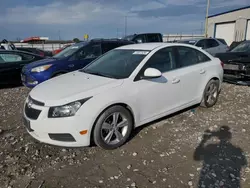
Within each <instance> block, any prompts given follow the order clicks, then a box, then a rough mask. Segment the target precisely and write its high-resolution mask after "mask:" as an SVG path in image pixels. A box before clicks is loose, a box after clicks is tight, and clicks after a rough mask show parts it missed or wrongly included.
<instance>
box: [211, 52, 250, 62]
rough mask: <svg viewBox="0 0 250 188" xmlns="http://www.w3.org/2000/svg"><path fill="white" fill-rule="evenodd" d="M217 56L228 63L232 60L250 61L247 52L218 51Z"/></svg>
mask: <svg viewBox="0 0 250 188" xmlns="http://www.w3.org/2000/svg"><path fill="white" fill-rule="evenodd" d="M215 57H218V58H219V59H220V60H221V61H222V62H223V63H228V62H230V61H238V62H243V63H249V62H250V55H249V54H248V53H246V52H226V53H217V54H216V55H215Z"/></svg>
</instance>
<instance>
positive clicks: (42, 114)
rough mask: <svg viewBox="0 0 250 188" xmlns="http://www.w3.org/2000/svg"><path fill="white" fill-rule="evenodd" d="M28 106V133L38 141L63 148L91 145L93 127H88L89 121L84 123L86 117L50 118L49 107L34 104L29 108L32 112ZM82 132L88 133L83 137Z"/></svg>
mask: <svg viewBox="0 0 250 188" xmlns="http://www.w3.org/2000/svg"><path fill="white" fill-rule="evenodd" d="M26 102H27V101H26ZM26 105H27V103H25V106H24V109H25V110H24V113H23V118H24V124H25V125H26V128H27V131H28V133H29V134H30V135H31V136H32V137H33V138H35V139H36V140H38V141H40V142H43V143H47V144H51V145H56V146H63V147H82V146H89V145H90V132H91V131H90V128H91V126H87V123H88V121H87V119H86V121H83V119H85V118H86V117H82V116H77V115H75V116H73V117H67V118H48V117H47V116H48V111H49V107H46V106H38V105H35V104H33V105H32V106H30V107H29V108H30V109H31V110H30V111H28V110H26V108H28V107H26ZM35 112H39V113H35ZM36 118H37V119H36ZM27 122H28V124H29V125H28V126H27ZM82 130H88V131H87V133H86V134H84V135H81V134H80V132H81V131H82Z"/></svg>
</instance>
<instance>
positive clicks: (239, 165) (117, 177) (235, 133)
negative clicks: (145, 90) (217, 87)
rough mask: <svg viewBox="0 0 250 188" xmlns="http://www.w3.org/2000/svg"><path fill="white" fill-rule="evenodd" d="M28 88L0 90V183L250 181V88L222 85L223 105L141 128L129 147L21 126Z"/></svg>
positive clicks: (52, 187)
mask: <svg viewBox="0 0 250 188" xmlns="http://www.w3.org/2000/svg"><path fill="white" fill-rule="evenodd" d="M28 92H29V90H28V89H26V88H23V87H20V88H12V89H1V90H0V173H1V176H0V187H3V188H4V187H10V188H11V187H21V188H25V187H27V188H28V187H31V188H33V187H34V188H38V187H39V186H40V187H42V188H45V187H47V188H57V187H66V188H71V187H72V188H75V187H88V188H89V187H114V188H118V187H124V188H126V187H139V188H141V187H143V188H144V187H150V188H151V187H155V188H157V187H172V188H182V187H183V188H185V187H187V188H189V187H202V188H203V187H208V188H209V187H211V188H212V187H213V188H214V187H225V188H227V187H232V188H236V187H246V188H248V187H250V168H248V161H250V160H249V158H250V156H249V152H250V145H249V143H250V137H249V133H250V128H249V126H250V123H249V119H250V100H249V99H250V87H244V86H234V85H229V84H223V89H222V92H221V94H220V97H219V101H218V103H217V105H216V106H214V107H213V108H210V109H204V108H200V107H195V108H193V109H188V110H185V111H183V112H180V113H178V114H175V115H173V116H171V117H166V118H163V119H161V120H159V121H157V122H153V123H150V124H148V125H145V126H143V127H141V128H139V129H136V131H135V134H134V135H133V136H132V138H131V140H130V141H129V142H128V143H126V144H125V145H124V146H123V147H121V148H120V149H117V150H113V151H104V150H102V149H100V148H98V147H85V148H74V149H67V148H61V147H54V146H49V145H46V144H42V143H38V142H37V141H35V140H34V139H33V138H31V137H30V136H29V135H28V133H27V132H26V130H25V128H24V127H23V125H22V121H21V119H22V107H23V102H24V99H25V97H26V96H27V94H28Z"/></svg>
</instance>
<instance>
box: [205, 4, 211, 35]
mask: <svg viewBox="0 0 250 188" xmlns="http://www.w3.org/2000/svg"><path fill="white" fill-rule="evenodd" d="M209 6H210V0H207V12H206V24H205V37H207V30H208V11H209Z"/></svg>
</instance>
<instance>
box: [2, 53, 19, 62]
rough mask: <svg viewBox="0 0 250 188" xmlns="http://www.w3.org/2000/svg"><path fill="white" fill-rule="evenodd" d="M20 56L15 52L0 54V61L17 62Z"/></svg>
mask: <svg viewBox="0 0 250 188" xmlns="http://www.w3.org/2000/svg"><path fill="white" fill-rule="evenodd" d="M19 61H22V56H20V55H17V54H0V63H9V62H19Z"/></svg>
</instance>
